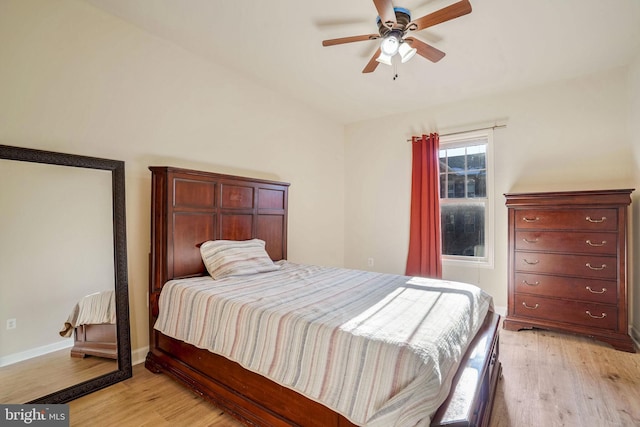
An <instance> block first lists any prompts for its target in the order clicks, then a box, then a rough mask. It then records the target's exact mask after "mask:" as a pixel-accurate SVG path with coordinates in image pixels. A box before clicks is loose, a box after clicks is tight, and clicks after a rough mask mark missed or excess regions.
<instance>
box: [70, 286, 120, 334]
mask: <svg viewBox="0 0 640 427" xmlns="http://www.w3.org/2000/svg"><path fill="white" fill-rule="evenodd" d="M101 323H116V293H115V291H104V292H96V293H93V294H89V295H86V296H84V297H82V298H81V299H80V301H78V303H77V304H76V305H75V306H74V307H73V310H71V313H70V314H69V317H68V318H67V321H66V322H64V326H63V327H62V329H61V330H60V336H62V337H70V336H71V335H72V334H73V329H74V328H75V327H76V326H80V325H90V324H101Z"/></svg>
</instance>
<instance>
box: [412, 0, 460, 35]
mask: <svg viewBox="0 0 640 427" xmlns="http://www.w3.org/2000/svg"><path fill="white" fill-rule="evenodd" d="M468 13H471V3H469V0H461V1H459V2H457V3H454V4H452V5H450V6H447V7H444V8H442V9H440V10H437V11H435V12H433V13H430V14H429V15H425V16H423V17H422V18H418V19H416V20H414V21H411V22H410V23H409V24H408V25H407V29H409V30H410V31H419V30H423V29H425V28H429V27H432V26H434V25H436V24H440V23H442V22H446V21H450V20H452V19H454V18H458V17H460V16H463V15H466V14H468Z"/></svg>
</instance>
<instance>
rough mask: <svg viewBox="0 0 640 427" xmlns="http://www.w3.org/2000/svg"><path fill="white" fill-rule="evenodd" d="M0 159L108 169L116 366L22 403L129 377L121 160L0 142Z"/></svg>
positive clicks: (74, 394) (60, 398) (52, 399)
mask: <svg viewBox="0 0 640 427" xmlns="http://www.w3.org/2000/svg"><path fill="white" fill-rule="evenodd" d="M0 159H7V160H17V161H23V162H32V163H46V164H51V165H60V166H71V167H77V168H87V169H100V170H106V171H111V183H112V188H111V191H112V198H113V203H112V206H113V247H114V275H115V277H114V279H115V300H116V319H117V320H116V322H117V324H116V332H117V344H118V369H117V370H115V371H113V372H110V373H108V374H105V375H102V376H99V377H96V378H93V379H91V380H88V381H84V382H82V383H79V384H76V385H73V386H71V387H68V388H65V389H62V390H59V391H56V392H54V393H50V394H48V395H46V396H42V397H40V398H37V399H34V400H32V401H30V402H25V403H66V402H69V401H71V400H73V399H76V398H78V397H81V396H84V395H86V394H89V393H91V392H94V391H96V390H99V389H101V388H104V387H107V386H110V385H112V384H115V383H117V382H120V381H123V380H125V379H127V378H130V377H131V375H132V366H131V336H130V330H129V291H128V279H127V238H126V211H125V184H124V182H125V180H124V162H123V161H120V160H110V159H101V158H97V157H86V156H79V155H75V154H65V153H57V152H52V151H43V150H34V149H29V148H21V147H12V146H8V145H0Z"/></svg>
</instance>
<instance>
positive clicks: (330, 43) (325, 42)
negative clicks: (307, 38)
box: [322, 34, 380, 46]
mask: <svg viewBox="0 0 640 427" xmlns="http://www.w3.org/2000/svg"><path fill="white" fill-rule="evenodd" d="M378 38H380V35H379V34H365V35H362V36H351V37H342V38H339V39H330V40H323V41H322V46H335V45H337V44H344V43H351V42H361V41H365V40H375V39H378Z"/></svg>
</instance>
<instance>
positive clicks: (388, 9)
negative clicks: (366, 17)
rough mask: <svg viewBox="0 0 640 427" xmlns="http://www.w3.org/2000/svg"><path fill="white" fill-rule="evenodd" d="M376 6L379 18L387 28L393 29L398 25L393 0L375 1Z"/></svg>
mask: <svg viewBox="0 0 640 427" xmlns="http://www.w3.org/2000/svg"><path fill="white" fill-rule="evenodd" d="M373 4H374V5H375V6H376V10H377V11H378V16H380V19H382V23H383V24H384V25H385V27H389V28H393V27H394V26H395V25H396V12H395V10H393V2H392V1H391V0H373Z"/></svg>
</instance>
